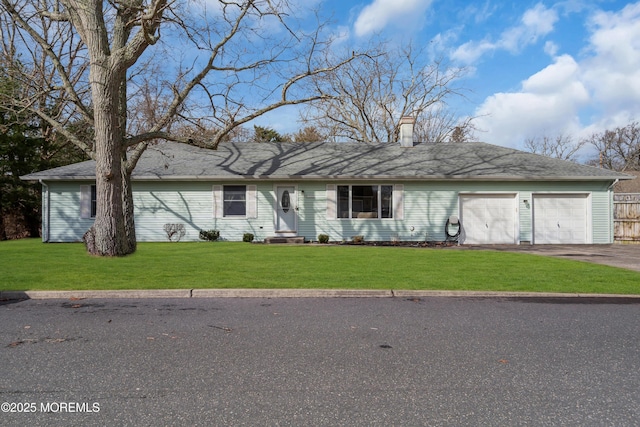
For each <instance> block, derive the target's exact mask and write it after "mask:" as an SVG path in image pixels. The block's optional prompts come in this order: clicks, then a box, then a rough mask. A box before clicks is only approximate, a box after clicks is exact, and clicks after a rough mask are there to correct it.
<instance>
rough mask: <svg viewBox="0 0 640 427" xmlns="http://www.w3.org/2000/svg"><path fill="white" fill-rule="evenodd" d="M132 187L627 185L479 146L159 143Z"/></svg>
mask: <svg viewBox="0 0 640 427" xmlns="http://www.w3.org/2000/svg"><path fill="white" fill-rule="evenodd" d="M94 173H95V163H94V162H93V161H87V162H82V163H76V164H73V165H69V166H63V167H60V168H55V169H50V170H47V171H43V172H37V173H33V174H30V175H27V176H24V177H22V178H23V179H25V180H38V179H42V180H45V181H46V180H80V179H93V178H94ZM133 178H134V179H135V180H158V179H164V180H233V179H238V178H252V179H272V180H287V179H372V178H375V179H402V180H442V179H460V180H547V181H549V180H604V181H613V180H616V179H630V178H632V177H630V176H627V175H625V174H621V173H618V172H614V171H610V170H606V169H599V168H595V167H591V166H584V165H579V164H576V163H572V162H567V161H563V160H558V159H552V158H548V157H544V156H539V155H536V154H531V153H525V152H522V151H518V150H513V149H510V148H505V147H499V146H495V145H490V144H485V143H481V142H474V143H463V144H417V145H416V146H415V147H411V148H403V147H400V146H399V145H396V144H378V145H370V144H350V143H344V144H329V143H313V144H309V143H307V144H295V143H284V144H271V143H235V144H223V145H220V147H219V148H218V150H208V149H204V148H198V147H193V146H187V145H183V144H177V143H171V142H163V143H160V144H158V145H156V146H152V147H150V148H149V149H147V151H146V152H145V153H144V154H143V156H142V158H141V159H140V161H139V163H138V166H137V167H136V169H135V171H134V173H133Z"/></svg>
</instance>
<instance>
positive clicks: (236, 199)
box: [223, 185, 247, 216]
mask: <svg viewBox="0 0 640 427" xmlns="http://www.w3.org/2000/svg"><path fill="white" fill-rule="evenodd" d="M223 205H224V208H223V209H224V212H223V214H224V216H246V215H247V187H246V186H245V185H225V186H224V190H223Z"/></svg>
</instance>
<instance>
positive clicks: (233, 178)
mask: <svg viewBox="0 0 640 427" xmlns="http://www.w3.org/2000/svg"><path fill="white" fill-rule="evenodd" d="M633 178H634V177H631V176H624V177H621V176H516V175H511V176H504V175H485V176H483V175H411V176H404V175H339V174H338V175H139V176H136V175H134V176H133V177H132V179H133V181H238V180H248V181H329V180H330V181H336V180H349V181H372V180H377V181H385V180H386V181H615V180H629V179H633ZM20 179H21V180H23V181H94V180H95V176H94V175H77V176H60V175H51V176H38V175H24V176H21V177H20Z"/></svg>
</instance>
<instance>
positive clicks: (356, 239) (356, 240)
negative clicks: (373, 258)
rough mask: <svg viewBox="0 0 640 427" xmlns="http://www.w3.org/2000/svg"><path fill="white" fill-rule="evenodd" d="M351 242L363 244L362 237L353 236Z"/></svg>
mask: <svg viewBox="0 0 640 427" xmlns="http://www.w3.org/2000/svg"><path fill="white" fill-rule="evenodd" d="M351 240H352V241H353V243H364V236H353V237H352V238H351Z"/></svg>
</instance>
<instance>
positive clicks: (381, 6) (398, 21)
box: [354, 0, 432, 37]
mask: <svg viewBox="0 0 640 427" xmlns="http://www.w3.org/2000/svg"><path fill="white" fill-rule="evenodd" d="M431 3H432V0H373V3H371V4H369V5H367V6H365V8H364V9H362V12H360V15H358V18H357V19H356V22H355V24H354V28H355V33H356V35H357V36H359V37H362V36H366V35H369V34H372V33H375V32H376V31H380V30H382V29H384V28H385V27H386V26H387V25H389V24H394V25H396V26H398V27H401V28H403V27H404V28H406V26H407V25H409V26H414V25H415V23H416V22H417V20H419V19H420V18H421V17H422V16H423V15H424V12H425V11H426V10H427V9H428V8H429V6H430V5H431Z"/></svg>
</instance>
